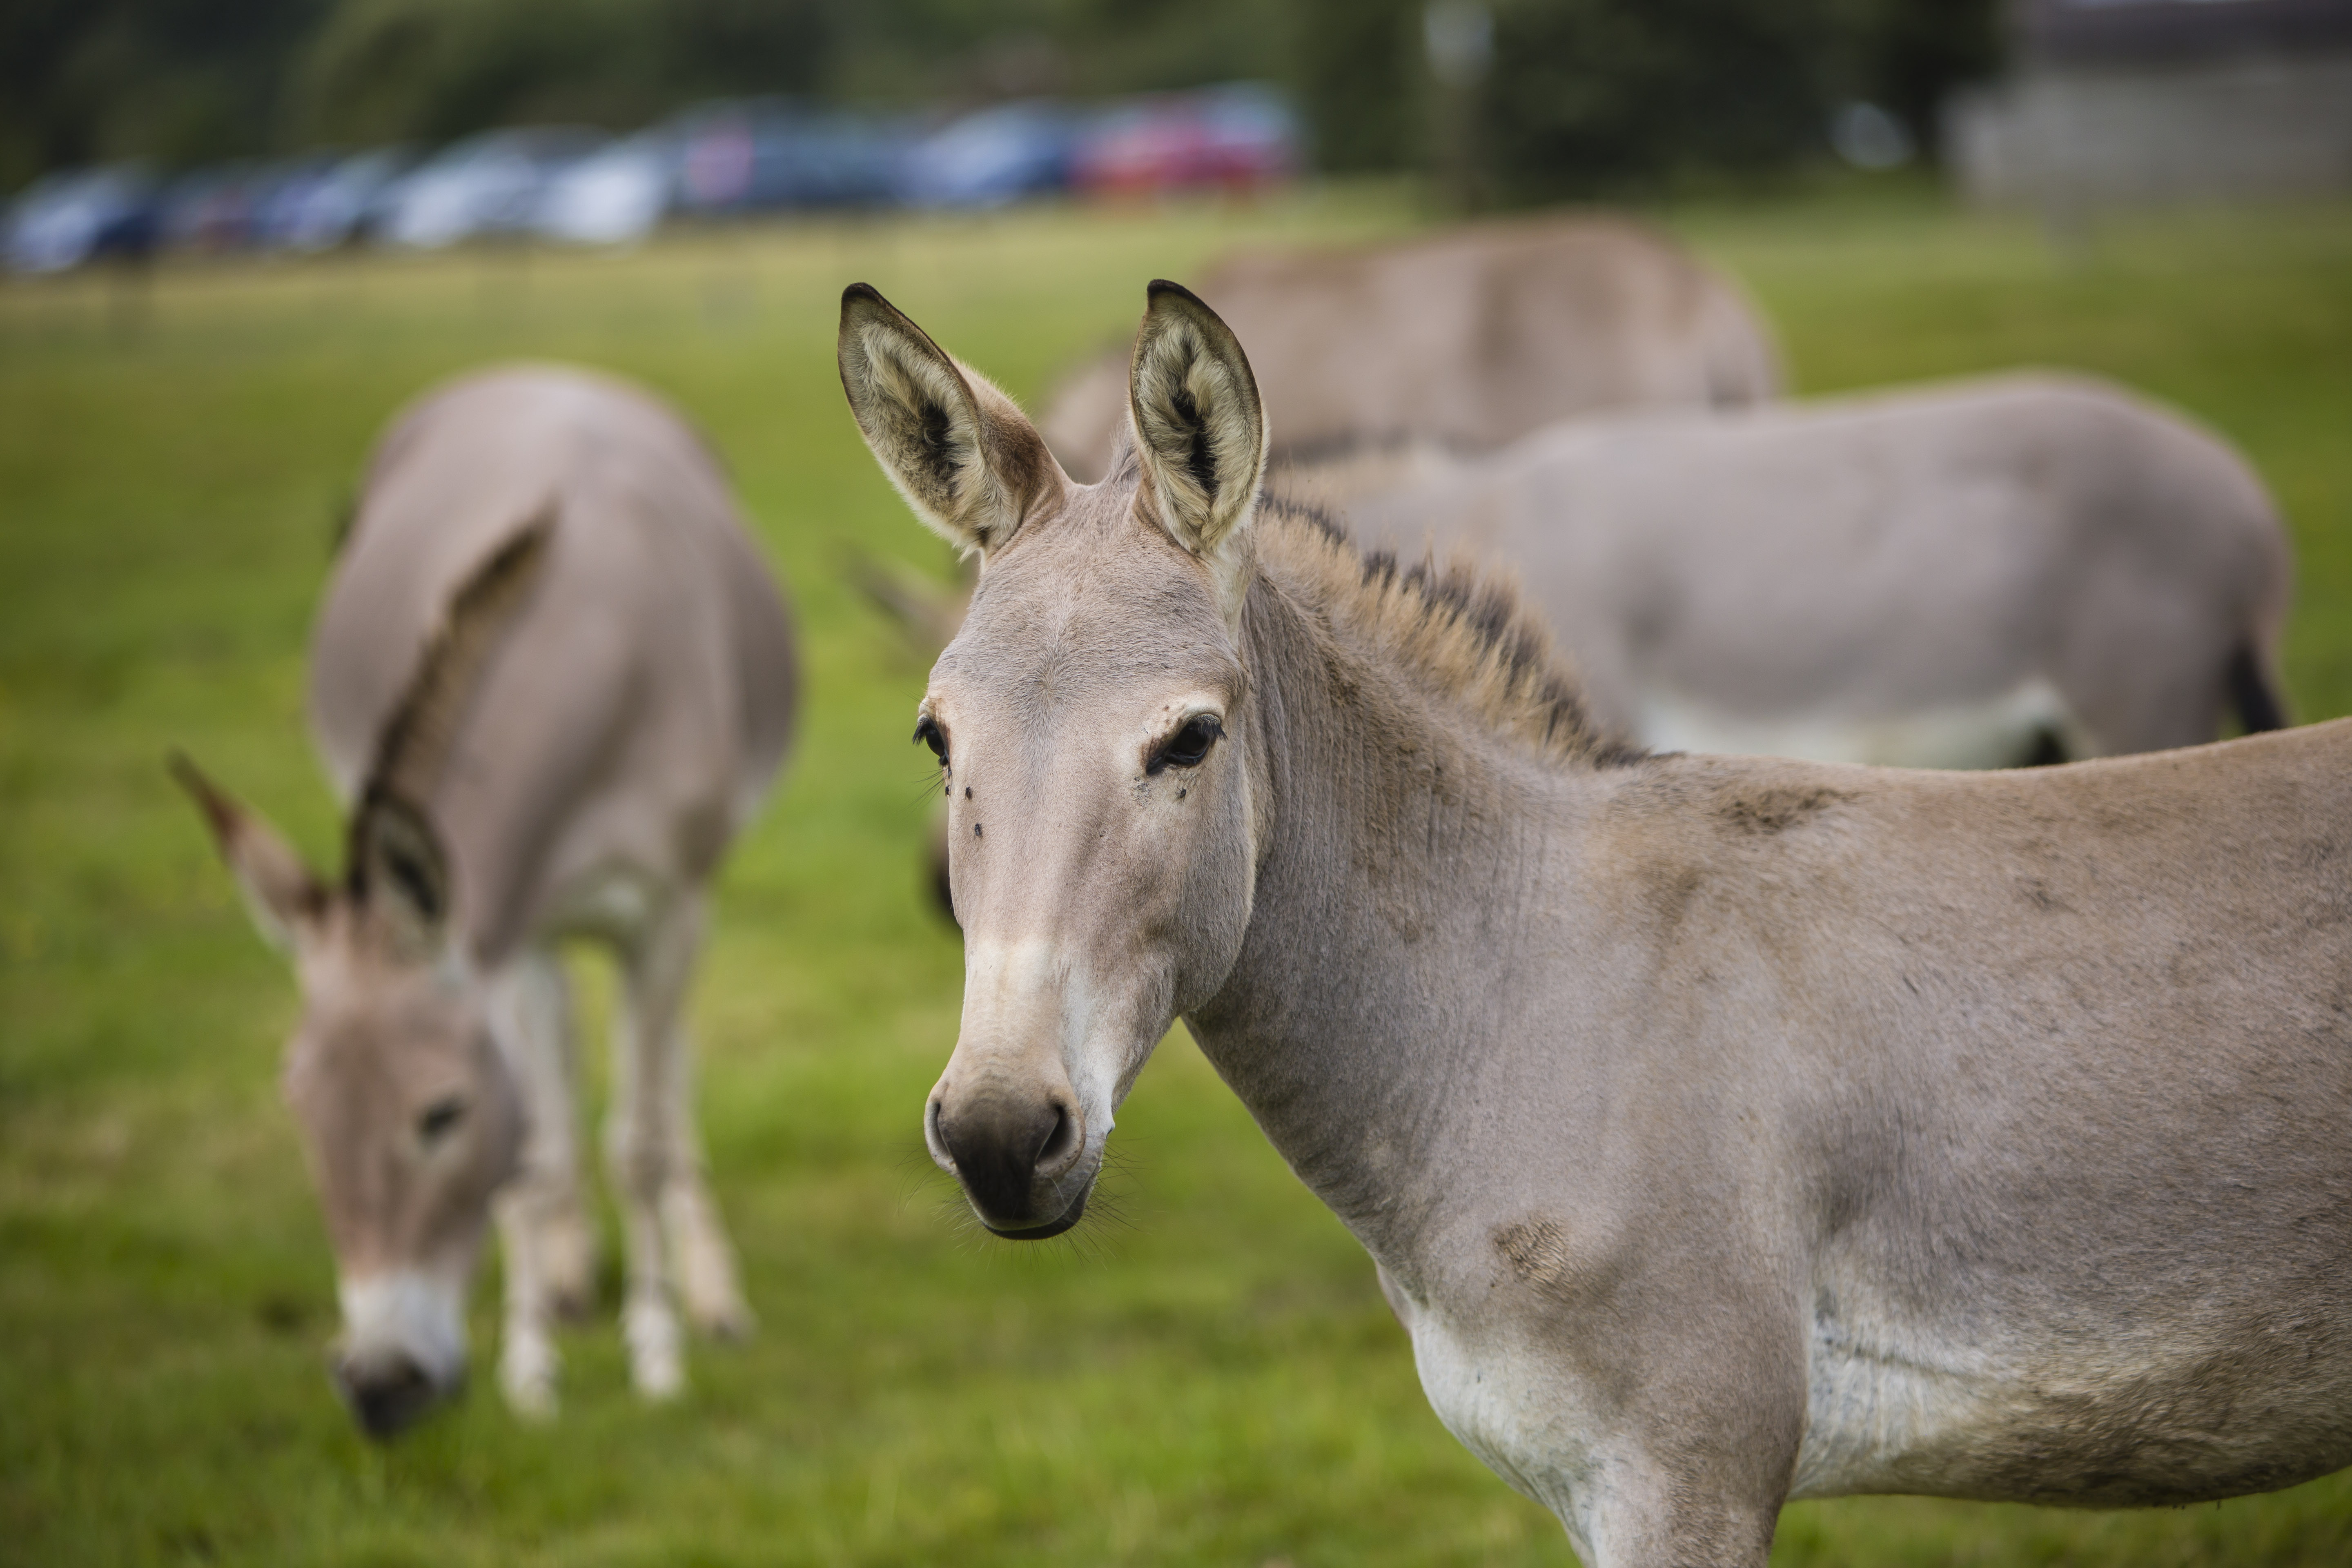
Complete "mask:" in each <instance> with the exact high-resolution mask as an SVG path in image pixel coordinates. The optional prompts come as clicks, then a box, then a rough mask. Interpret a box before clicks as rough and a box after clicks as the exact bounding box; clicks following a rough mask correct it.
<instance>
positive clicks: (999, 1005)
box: [940, 937, 1125, 1148]
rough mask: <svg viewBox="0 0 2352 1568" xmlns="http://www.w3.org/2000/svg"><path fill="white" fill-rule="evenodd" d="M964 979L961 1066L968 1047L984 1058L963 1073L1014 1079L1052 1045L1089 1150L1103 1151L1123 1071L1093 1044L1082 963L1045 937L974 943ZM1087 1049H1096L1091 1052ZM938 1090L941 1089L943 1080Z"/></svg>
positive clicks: (1088, 983)
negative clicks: (1009, 1074) (1007, 1073)
mask: <svg viewBox="0 0 2352 1568" xmlns="http://www.w3.org/2000/svg"><path fill="white" fill-rule="evenodd" d="M963 976H964V978H963V1040H962V1041H960V1042H959V1043H958V1044H957V1047H956V1058H963V1057H964V1053H965V1051H966V1050H967V1049H968V1048H970V1047H969V1046H968V1044H967V1042H971V1041H975V1040H976V1041H980V1042H982V1046H981V1047H980V1049H981V1051H983V1052H985V1053H986V1057H984V1058H982V1059H978V1060H966V1061H964V1062H963V1063H962V1067H963V1069H964V1071H965V1072H966V1073H974V1074H987V1073H991V1072H1001V1071H1003V1070H1006V1069H1007V1068H1010V1069H1012V1070H1014V1071H1017V1070H1019V1067H1020V1064H1021V1062H1022V1059H1023V1058H1026V1057H1028V1056H1029V1055H1030V1053H1031V1052H1033V1051H1034V1049H1035V1048H1036V1047H1037V1046H1038V1045H1039V1044H1042V1043H1043V1042H1045V1040H1048V1039H1050V1040H1051V1041H1052V1042H1053V1045H1054V1047H1055V1052H1056V1054H1057V1056H1058V1058H1059V1059H1060V1062H1061V1068H1062V1072H1063V1074H1064V1076H1065V1077H1066V1078H1067V1079H1069V1084H1070V1090H1071V1093H1072V1094H1073V1095H1074V1096H1075V1097H1076V1100H1077V1103H1078V1115H1079V1118H1080V1120H1081V1122H1082V1123H1083V1125H1084V1127H1085V1129H1086V1136H1087V1144H1088V1145H1089V1146H1090V1147H1093V1148H1100V1147H1101V1144H1102V1142H1103V1140H1104V1139H1106V1138H1108V1136H1109V1135H1110V1128H1111V1100H1112V1097H1113V1096H1114V1095H1115V1094H1116V1092H1117V1090H1118V1079H1119V1074H1120V1072H1121V1070H1122V1068H1124V1066H1125V1064H1124V1063H1123V1062H1120V1061H1118V1060H1117V1059H1116V1053H1115V1052H1114V1051H1109V1050H1105V1049H1103V1048H1101V1043H1100V1042H1094V1041H1092V1036H1093V1033H1094V1020H1095V1012H1096V1005H1095V1000H1096V999H1095V987H1094V985H1093V984H1092V980H1091V977H1090V976H1089V975H1088V974H1087V967H1086V965H1085V963H1082V962H1079V961H1077V960H1076V959H1074V958H1073V957H1072V956H1071V955H1070V952H1069V950H1068V949H1067V948H1066V947H1063V946H1062V945H1060V944H1059V943H1056V942H1050V941H1048V940H1046V939H1045V938H1043V937H1023V938H1019V939H1016V940H1014V941H1012V942H974V943H972V944H971V947H970V948H968V949H967V950H966V951H965V954H964V965H963ZM1090 1043H1093V1044H1095V1045H1096V1047H1097V1048H1096V1049H1093V1050H1091V1051H1090V1050H1089V1049H1088V1048H1087V1047H1088V1045H1089V1044H1090ZM1000 1053H1001V1056H1000ZM987 1058H999V1059H998V1060H990V1059H987ZM1004 1058H1010V1059H1009V1060H1008V1059H1004ZM1000 1061H1001V1062H1002V1065H1000ZM957 1068H958V1062H957V1060H955V1059H950V1062H949V1063H948V1072H949V1075H950V1076H955V1075H956V1072H957ZM940 1083H941V1087H942V1088H944V1087H945V1084H946V1079H941V1080H940Z"/></svg>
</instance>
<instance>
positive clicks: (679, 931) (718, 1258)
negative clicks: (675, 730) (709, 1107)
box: [605, 895, 751, 1398]
mask: <svg viewBox="0 0 2352 1568" xmlns="http://www.w3.org/2000/svg"><path fill="white" fill-rule="evenodd" d="M702 921H703V916H702V903H701V900H700V899H699V898H698V897H697V896H691V895H689V896H686V897H681V898H679V899H677V900H675V901H674V902H673V903H671V904H670V905H669V906H668V908H667V909H666V910H664V911H663V913H662V914H661V915H660V916H659V917H658V918H656V920H655V921H653V922H652V924H651V925H650V926H649V928H648V929H647V931H646V933H645V935H644V937H643V939H642V940H641V941H640V942H638V943H637V944H636V947H635V950H634V951H633V952H630V953H628V954H627V955H626V961H625V969H624V979H625V990H626V993H627V994H626V998H625V1005H624V1007H623V1009H622V1016H621V1019H620V1038H619V1039H618V1040H617V1041H616V1049H615V1051H614V1084H613V1109H612V1119H611V1121H610V1124H609V1125H608V1127H607V1129H606V1142H605V1154H606V1157H607V1159H608V1160H609V1161H610V1162H611V1165H612V1172H613V1182H614V1187H615V1188H616V1189H618V1191H619V1194H620V1198H621V1208H622V1213H623V1215H624V1216H625V1229H626V1231H627V1236H628V1253H629V1288H628V1300H627V1302H626V1304H625V1306H624V1308H623V1310H622V1331H623V1333H624V1335H625V1338H626V1340H627V1342H628V1347H629V1368H630V1373H631V1376H632V1378H633V1379H634V1381H635V1384H636V1386H637V1389H638V1392H640V1393H642V1394H646V1395H647V1396H649V1397H653V1398H663V1397H667V1395H670V1394H675V1393H677V1391H678V1390H679V1389H680V1388H681V1387H683V1386H684V1384H685V1364H684V1360H683V1349H682V1347H681V1345H680V1343H679V1332H678V1323H677V1309H676V1307H675V1306H674V1304H673V1302H672V1294H673V1277H674V1274H675V1283H676V1285H677V1288H678V1290H679V1292H680V1293H682V1294H683V1296H684V1299H685V1305H686V1310H687V1314H688V1317H689V1318H690V1319H691V1320H692V1321H693V1322H694V1324H695V1326H696V1327H698V1328H701V1329H705V1330H708V1331H712V1332H716V1333H721V1334H728V1335H740V1334H744V1333H748V1332H749V1331H750V1330H751V1311H750V1310H749V1309H748V1308H747V1307H745V1305H744V1304H743V1296H742V1291H741V1289H740V1286H739V1285H738V1284H737V1281H736V1271H735V1254H734V1249H733V1247H730V1245H729V1243H728V1240H727V1234H726V1231H725V1230H724V1229H723V1228H722V1227H721V1226H720V1225H719V1215H718V1210H717V1207H716V1205H713V1204H712V1203H711V1201H710V1195H709V1191H708V1190H707V1189H706V1187H705V1186H704V1184H703V1174H702V1152H701V1140H700V1138H699V1136H698V1134H697V1131H696V1128H695V1122H694V1092H693V1070H692V1068H693V1064H692V1057H691V1053H690V1051H689V1048H688V1041H687V1037H686V1031H685V1028H684V1026H683V1024H682V1021H681V1015H682V1014H683V1012H684V1010H685V1008H684V1004H685V1000H686V990H687V983H688V979H689V978H690V976H691V975H692V973H693V971H694V960H695V955H696V953H697V952H698V950H699V948H700V946H701V942H702Z"/></svg>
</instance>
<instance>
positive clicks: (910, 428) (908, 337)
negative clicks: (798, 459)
mask: <svg viewBox="0 0 2352 1568" xmlns="http://www.w3.org/2000/svg"><path fill="white" fill-rule="evenodd" d="M837 355H838V358H839V360H840V363H841V389H842V391H844V392H845V393H847V394H848V395H849V411H850V413H851V414H853V415H855V416H856V419H857V427H858V429H859V430H861V431H863V432H864V433H865V436H866V446H867V447H870V448H872V450H873V453H874V456H875V458H876V459H877V461H879V462H880V463H881V465H882V471H883V472H884V473H885V474H887V475H888V476H889V479H890V482H891V483H892V484H893V485H896V486H897V487H898V493H899V494H900V495H902V496H905V497H906V498H907V504H908V506H911V507H913V508H914V509H915V515H916V516H918V517H919V518H921V519H922V520H923V521H924V522H926V523H928V524H929V525H930V527H931V528H932V530H933V531H936V532H938V533H939V534H940V536H941V537H943V538H945V539H946V540H947V542H949V543H950V544H952V545H954V546H955V547H956V548H957V549H959V550H964V551H974V550H976V551H978V552H981V554H982V556H985V555H987V554H988V552H991V551H992V550H997V549H1001V548H1003V545H1004V543H1005V542H1006V541H1007V540H1009V539H1011V538H1012V537H1013V533H1014V531H1016V530H1018V529H1019V528H1020V526H1021V524H1022V521H1023V520H1024V519H1025V518H1026V517H1027V516H1028V515H1029V513H1030V511H1031V510H1033V509H1034V507H1035V506H1036V504H1037V502H1038V501H1039V500H1041V499H1043V498H1044V497H1045V496H1046V495H1048V494H1052V493H1057V492H1058V491H1059V490H1060V489H1062V488H1063V487H1065V486H1066V485H1067V484H1068V483H1069V479H1067V477H1066V476H1065V475H1064V474H1063V472H1062V469H1061V466H1060V465H1059V464H1057V463H1056V462H1055V461H1054V457H1053V454H1052V453H1050V452H1048V451H1047V450H1046V449H1045V438H1044V437H1041V436H1039V435H1038V434H1037V432H1036V430H1035V428H1034V426H1031V425H1030V423H1029V421H1028V419H1027V418H1026V417H1025V416H1024V415H1023V414H1022V412H1021V410H1020V408H1019V406H1018V405H1015V404H1014V403H1013V400H1012V399H1011V398H1009V397H1007V396H1005V395H1004V394H1003V393H1002V392H999V391H998V390H997V389H996V388H995V387H994V386H992V385H991V384H989V383H988V380H987V379H986V378H985V377H983V376H982V375H979V374H975V373H974V372H972V371H970V370H968V369H966V368H965V367H964V366H962V365H960V364H958V363H956V362H955V361H954V360H953V359H950V357H949V356H948V354H947V352H946V351H945V350H943V349H941V348H940V345H939V344H937V343H935V342H932V341H931V340H930V337H929V334H927V333H926V332H925V331H923V329H922V328H920V327H919V326H917V325H915V323H914V322H912V321H908V319H907V318H906V317H905V316H903V315H901V314H900V313H899V312H898V309H897V308H896V307H894V306H893V305H892V304H891V303H890V301H889V300H885V299H884V298H882V296H881V295H880V294H879V293H877V292H876V290H875V289H874V287H873V285H871V284H867V283H853V284H851V285H850V286H849V287H848V288H847V289H844V290H842V295H841V341H840V344H839V347H838V350H837Z"/></svg>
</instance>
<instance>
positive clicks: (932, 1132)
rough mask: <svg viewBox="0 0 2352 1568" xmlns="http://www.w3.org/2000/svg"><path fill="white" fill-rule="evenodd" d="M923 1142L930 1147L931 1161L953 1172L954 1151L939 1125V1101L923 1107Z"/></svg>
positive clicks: (954, 1166) (954, 1163)
mask: <svg viewBox="0 0 2352 1568" xmlns="http://www.w3.org/2000/svg"><path fill="white" fill-rule="evenodd" d="M923 1142H925V1143H926V1144H928V1145H929V1147H930V1151H931V1159H932V1161H933V1163H936V1164H938V1165H939V1166H940V1167H941V1168H942V1169H944V1170H945V1171H947V1172H948V1173H950V1174H953V1173H954V1172H955V1168H956V1162H955V1153H954V1152H953V1151H952V1150H950V1149H949V1147H948V1137H947V1133H946V1132H945V1131H942V1130H941V1129H940V1102H939V1101H938V1100H932V1101H931V1102H930V1103H929V1105H927V1106H925V1107H924V1108H923Z"/></svg>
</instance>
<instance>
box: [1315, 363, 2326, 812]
mask: <svg viewBox="0 0 2352 1568" xmlns="http://www.w3.org/2000/svg"><path fill="white" fill-rule="evenodd" d="M1391 461H1393V459H1391ZM1421 469H1422V472H1423V475H1424V476H1425V477H1424V478H1423V480H1422V482H1420V483H1418V484H1414V485H1409V486H1407V487H1404V488H1401V489H1391V490H1389V491H1387V492H1386V493H1382V494H1377V495H1369V496H1367V495H1364V494H1362V493H1361V489H1362V487H1360V486H1357V487H1351V488H1352V489H1354V491H1355V494H1353V495H1352V496H1351V498H1350V500H1349V503H1348V507H1347V512H1348V525H1349V531H1350V532H1351V533H1352V534H1353V535H1354V536H1355V537H1356V539H1357V540H1358V541H1359V542H1360V543H1362V544H1363V545H1364V546H1365V547H1366V548H1368V549H1371V548H1380V549H1387V550H1391V551H1394V552H1398V553H1400V554H1402V555H1405V556H1407V557H1408V558H1415V557H1417V556H1418V555H1420V554H1421V553H1422V552H1436V553H1438V554H1440V555H1446V554H1452V553H1454V552H1464V553H1467V554H1469V555H1471V556H1474V557H1475V558H1477V559H1479V560H1481V561H1483V562H1485V563H1488V564H1490V565H1493V566H1499V567H1503V568H1506V569H1507V570H1509V571H1512V572H1514V573H1516V574H1518V575H1519V576H1520V577H1521V579H1522V580H1523V581H1524V582H1525V584H1527V590H1528V598H1529V600H1530V601H1531V602H1532V603H1533V604H1534V605H1536V607H1537V608H1538V609H1540V610H1541V611H1542V612H1543V613H1544V615H1545V616H1546V617H1547V618H1548V619H1549V621H1550V623H1551V626H1552V628H1553V631H1554V633H1555V634H1556V635H1557V636H1558V637H1559V639H1560V641H1561V643H1562V644H1563V645H1564V646H1565V647H1566V648H1567V651H1568V653H1569V655H1570V658H1571V659H1572V660H1573V662H1574V663H1575V666H1576V669H1577V674H1578V676H1579V678H1580V682H1581V685H1582V688H1583V690H1584V694H1585V697H1586V699H1587V700H1589V701H1590V702H1591V704H1592V706H1593V708H1594V710H1596V712H1597V713H1598V714H1599V716H1600V717H1601V720H1602V721H1603V722H1605V723H1607V724H1610V725H1612V726H1614V727H1616V728H1619V729H1621V730H1623V731H1626V732H1628V733H1630V734H1633V735H1636V736H1638V737H1639V738H1640V739H1641V740H1642V741H1643V742H1644V743H1645V744H1648V745H1651V746H1655V747H1659V748H1662V749H1672V750H1677V751H1703V752H1767V753H1770V754H1773V755H1778V756H1796V757H1809V758H1811V759H1813V760H1814V761H1817V762H1854V763H1883V764H1886V765H1889V766H1898V767H1931V768H1983V767H2008V766H2012V765H2014V764H2016V763H2022V762H2027V761H2064V760H2067V759H2069V758H2074V759H2079V758H2083V757H2091V756H2110V755H2116V754H2119V753H2122V752H2150V751H2158V750H2161V749H2163V748H2165V747H2168V746H2186V745H2193V744H2195V743H2196V742H2200V741H2210V740H2211V739H2213V737H2214V735H2215V733H2216V732H2217V731H2219V729H2220V727H2221V719H2222V715H2223V714H2224V713H2225V712H2231V711H2234V715H2235V717H2236V718H2237V719H2238V720H2239V721H2240V722H2241V723H2242V725H2243V726H2244V727H2245V728H2246V729H2247V730H2249V731H2253V730H2267V729H2275V728H2277V727H2278V726H2279V725H2280V724H2281V723H2282V722H2283V721H2284V718H2283V712H2282V705H2281V703H2280V701H2279V700H2278V697H2277V695H2276V689H2277V688H2276V679H2275V676H2274V674H2273V671H2274V669H2275V668H2276V664H2275V661H2276V654H2277V647H2278V638H2279V635H2280V633H2281V631H2282V630H2283V629H2284V624H2285V620H2286V608H2287V598H2288V592H2289V587H2290V577H2291V568H2290V563H2289V552H2288V546H2287V541H2286V531H2285V528H2284V525H2283V524H2282V522H2281V521H2280V518H2279V515H2278V509H2277V508H2276V507H2275V506H2274V505H2273V503H2272V501H2271V499H2270V497H2269V495H2268V494H2267V493H2266V492H2265V491H2264V489H2263V484H2262V481H2261V480H2260V479H2257V478H2256V477H2255V476H2254V473H2253V471H2252V468H2250V467H2249V466H2248V465H2247V463H2246V462H2245V460H2244V459H2243V458H2241V457H2240V456H2239V455H2238V454H2237V453H2236V452H2234V451H2232V450H2231V448H2230V447H2229V446H2228V445H2227V444H2226V443H2225V442H2223V441H2221V439H2220V438H2219V437H2215V436H2214V435H2212V434H2211V433H2210V432H2208V431H2206V430H2203V429H2200V428H2199V427H2198V426H2195V425H2193V424H2191V423H2189V421H2188V420H2187V419H2185V418H2183V417H2182V416H2179V415H2178V414H2175V413H2173V412H2171V411H2169V410H2167V409H2163V408H2159V407H2157V406H2155V405H2151V404H2148V403H2147V402H2144V401H2142V400H2141V399H2139V398H2137V397H2134V396H2132V395H2128V394H2126V393H2125V392H2124V391H2123V390H2122V389H2120V388H2118V387H2116V386H2113V385H2110V384H2106V383H2104V382H2099V381H2096V380H2093V379H2091V378H2089V377H2084V376H2058V375H2050V374H2034V375H2008V376H1993V377H1985V378H1982V379H1979V380H1974V381H1965V382H1955V383H1950V384H1943V385H1929V386H1922V387H1908V388H1904V389H1901V390H1897V391H1891V392H1876V393H1869V394H1864V395H1857V396H1852V397H1843V398H1835V399H1826V400H1822V401H1818V402H1806V403H1779V404H1772V405H1766V406H1762V407H1757V408H1748V409H1737V410H1728V411H1726V412H1724V413H1721V414H1716V415H1708V416H1689V415H1681V414H1673V413H1661V414H1654V415H1649V416H1619V417H1613V418H1606V419H1600V418H1595V419H1588V420H1580V421H1571V422H1570V423H1568V424H1565V425H1559V426H1553V427H1552V428H1550V429H1547V430H1543V431H1539V432H1538V433H1536V434H1535V435H1532V436H1529V437H1527V438H1525V439H1524V440H1521V441H1518V442H1517V443H1515V444H1513V445H1512V446H1511V447H1507V448H1506V449H1505V450H1503V451H1500V452H1496V453H1494V454H1492V455H1490V456H1486V457H1483V458H1463V459H1450V460H1449V459H1446V458H1442V457H1437V456H1433V455H1426V454H1424V455H1423V457H1422V458H1421ZM1315 482H1316V476H1315V475H1313V474H1312V473H1311V472H1310V473H1306V474H1301V475H1299V476H1297V478H1296V479H1295V480H1291V481H1289V483H1290V485H1291V488H1293V489H1298V490H1300V491H1301V492H1302V493H1311V492H1312V490H1313V489H1314V486H1315ZM1285 483H1286V481H1285V480H1284V479H1277V480H1276V484H1277V485H1278V486H1280V485H1283V484H1285Z"/></svg>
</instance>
